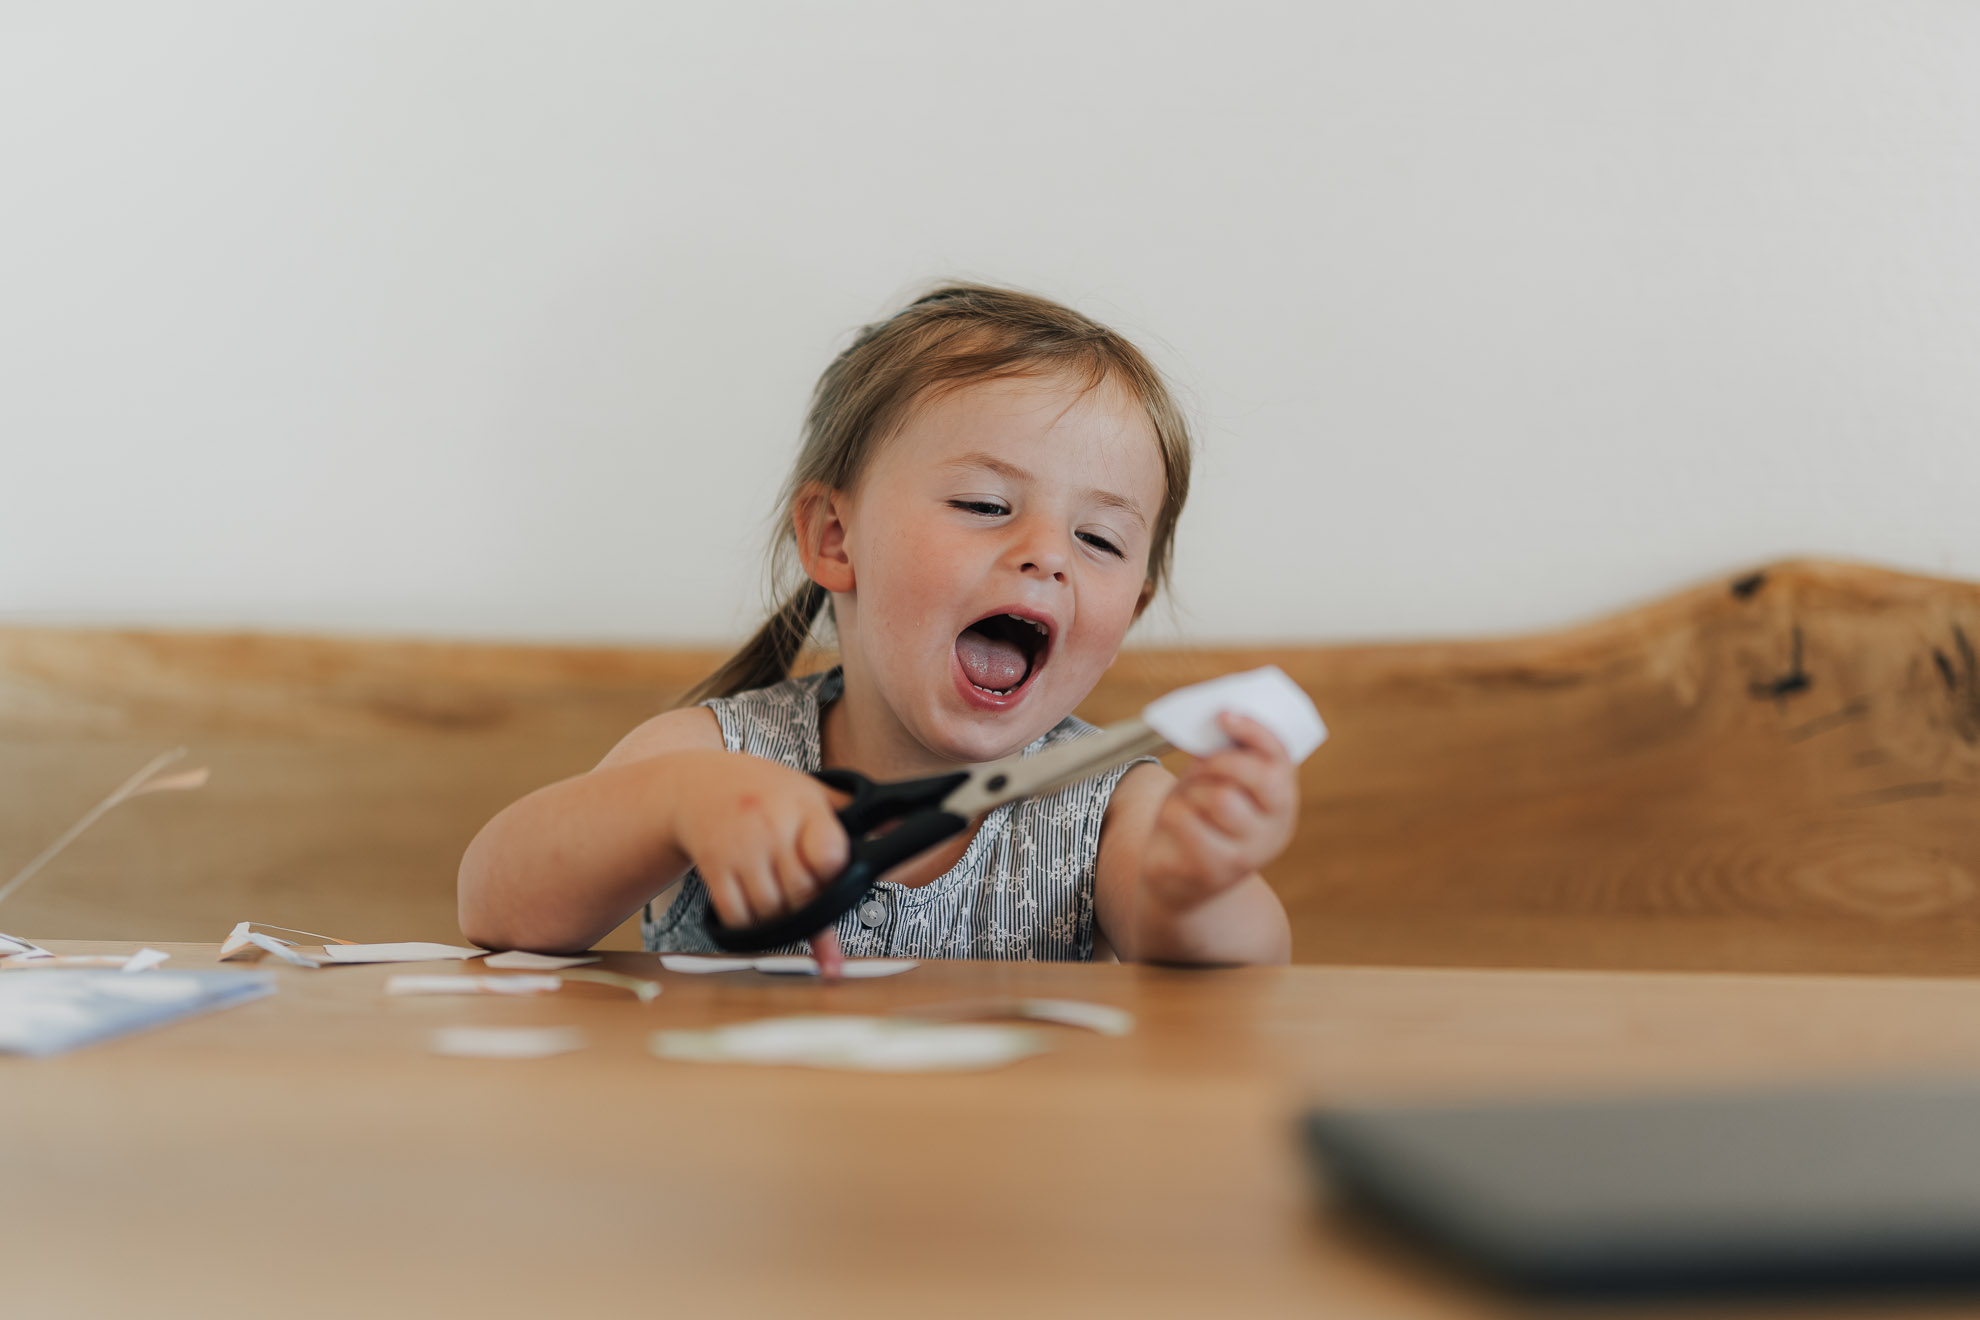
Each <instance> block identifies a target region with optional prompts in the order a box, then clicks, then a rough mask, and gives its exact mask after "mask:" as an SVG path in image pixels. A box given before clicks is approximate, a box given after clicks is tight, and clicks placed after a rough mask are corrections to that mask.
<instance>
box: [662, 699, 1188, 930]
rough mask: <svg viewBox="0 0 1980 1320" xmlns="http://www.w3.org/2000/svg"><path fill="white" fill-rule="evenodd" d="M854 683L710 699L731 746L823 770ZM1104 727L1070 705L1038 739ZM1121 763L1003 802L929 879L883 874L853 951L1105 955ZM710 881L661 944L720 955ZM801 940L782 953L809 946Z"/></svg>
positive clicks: (850, 921)
mask: <svg viewBox="0 0 1980 1320" xmlns="http://www.w3.org/2000/svg"><path fill="white" fill-rule="evenodd" d="M842 690H843V684H842V682H841V679H840V674H839V671H838V670H837V669H833V670H830V671H828V672H826V673H822V674H809V675H806V676H805V677H803V678H794V679H788V680H786V681H785V682H782V683H779V684H777V685H776V686H774V687H767V688H758V689H757V690H755V691H753V692H743V693H739V694H737V695H736V696H733V697H717V698H714V699H712V700H709V701H705V702H703V703H702V704H703V705H705V706H707V707H708V708H709V709H710V710H712V711H714V712H715V718H716V720H717V721H718V722H719V723H720V724H721V726H722V745H723V746H724V747H726V748H728V750H730V751H732V752H744V753H747V754H748V755H750V756H760V757H763V758H764V759H765V760H770V761H776V762H779V763H780V764H783V765H787V766H790V767H791V768H792V769H794V770H803V771H805V772H806V773H810V772H812V771H815V770H817V769H818V768H819V760H820V755H819V741H818V716H819V712H820V711H821V710H823V709H824V708H825V707H826V706H829V705H830V704H831V703H832V702H833V701H834V700H836V699H837V698H838V696H839V694H840V692H841V691H842ZM1092 732H1094V727H1093V726H1092V725H1091V724H1088V723H1086V722H1085V721H1084V720H1080V719H1075V718H1074V717H1072V716H1070V715H1068V716H1067V717H1066V718H1065V719H1063V720H1061V721H1059V723H1058V724H1057V725H1055V726H1054V727H1053V728H1052V729H1051V730H1050V731H1049V732H1047V733H1046V734H1045V735H1044V736H1043V737H1041V738H1039V739H1038V740H1037V741H1036V742H1034V743H1032V744H1031V745H1030V746H1029V747H1027V748H1025V749H1024V753H1023V754H1024V755H1026V756H1031V755H1034V754H1036V753H1037V752H1040V751H1042V750H1044V749H1045V748H1047V747H1051V746H1053V745H1055V744H1057V743H1061V742H1065V741H1067V740H1068V739H1072V738H1080V737H1084V736H1086V735H1087V734H1090V733H1092ZM1153 759H1154V758H1153V757H1142V758H1140V759H1139V760H1136V761H1132V762H1129V763H1128V764H1127V765H1119V766H1115V767H1114V768H1113V769H1111V770H1108V771H1106V772H1104V773H1102V774H1099V775H1095V776H1094V777H1093V778H1091V779H1087V780H1082V781H1081V782H1079V783H1077V784H1070V785H1067V786H1066V787H1064V788H1061V789H1057V790H1055V791H1053V792H1051V793H1045V794H1041V795H1039V796H1037V797H1033V798H1024V799H1021V800H1019V801H1017V802H1007V803H1005V804H1004V805H1003V806H1001V807H997V808H996V809H994V810H993V811H991V812H990V814H989V815H988V816H986V817H984V819H983V824H982V827H981V828H980V829H978V830H977V832H976V837H975V838H973V839H971V840H970V843H969V847H968V849H967V850H966V851H964V853H963V855H962V857H961V858H960V859H959V860H958V861H957V862H956V864H955V865H954V866H953V867H951V868H949V870H948V871H947V872H946V873H945V874H943V875H942V876H940V877H938V878H937V879H935V880H933V881H931V882H930V883H929V884H926V885H923V886H921V887H920V888H918V889H910V888H908V887H906V886H904V885H897V884H893V883H891V882H888V881H882V882H881V883H880V884H878V885H876V886H874V888H873V889H872V890H870V891H868V893H867V895H866V896H865V897H864V898H863V899H861V900H860V902H859V903H858V904H856V905H855V906H854V907H853V909H852V910H851V911H850V912H847V913H846V914H845V915H844V916H843V917H840V918H839V923H838V928H837V929H838V932H839V942H840V944H841V945H843V946H844V948H845V951H846V956H847V957H849V958H874V957H906V958H997V959H1006V960H1023V959H1036V960H1040V961H1048V960H1050V961H1080V962H1083V961H1086V960H1088V959H1091V958H1092V957H1093V872H1094V859H1095V858H1096V857H1097V855H1098V853H1099V848H1100V823H1101V821H1102V820H1103V819H1104V818H1105V817H1106V814H1107V803H1108V800H1109V799H1110V798H1111V797H1112V796H1113V793H1114V786H1115V785H1116V784H1118V783H1120V781H1121V776H1122V775H1124V774H1126V773H1127V771H1128V770H1129V769H1131V768H1132V767H1133V766H1135V765H1139V764H1141V762H1142V761H1152V760H1153ZM707 915H708V891H707V889H706V888H704V887H703V886H702V883H701V877H700V876H699V875H698V874H696V873H695V872H694V871H692V870H690V871H689V872H688V873H687V876H686V878H685V879H684V880H683V881H682V883H681V887H680V891H679V893H678V894H677V895H676V896H675V898H674V901H673V903H672V904H671V905H670V906H669V907H668V908H667V910H666V912H664V913H662V914H661V915H660V916H659V917H658V918H655V917H654V915H653V912H652V905H651V904H649V905H648V908H647V913H646V916H645V918H644V920H642V922H641V923H640V927H641V931H642V932H643V934H644V935H645V939H646V947H647V948H648V949H649V950H652V951H653V952H656V953H719V952H721V950H719V949H718V948H716V946H715V944H714V942H713V941H712V940H710V939H709V938H708V931H707V928H706V924H705V923H706V919H707ZM803 951H804V946H803V945H801V944H792V945H789V946H786V947H785V948H782V949H779V950H776V952H779V953H802V952H803Z"/></svg>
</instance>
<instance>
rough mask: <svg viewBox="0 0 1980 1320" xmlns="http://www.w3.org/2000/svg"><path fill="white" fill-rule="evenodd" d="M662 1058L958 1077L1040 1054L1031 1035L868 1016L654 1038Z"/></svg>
mask: <svg viewBox="0 0 1980 1320" xmlns="http://www.w3.org/2000/svg"><path fill="white" fill-rule="evenodd" d="M649 1047H650V1048H651V1049H652V1051H653V1053H654V1054H656V1055H658V1056H659V1057H660V1058H663V1059H675V1060H682V1061H687V1062H694V1063H748V1064H759V1065H784V1066H794V1067H803V1068H840V1069H850V1070H853V1071H858V1072H961V1071H970V1070H977V1069H984V1068H1001V1067H1003V1066H1004V1065H1005V1064H1009V1063H1015V1062H1016V1061H1017V1060H1019V1059H1022V1058H1026V1057H1028V1056H1029V1055H1033V1054H1037V1053H1039V1052H1040V1051H1041V1050H1043V1049H1044V1048H1045V1043H1044V1041H1043V1040H1042V1039H1041V1038H1040V1037H1039V1035H1038V1033H1037V1032H1035V1031H1030V1030H1027V1029H1025V1028H1023V1027H993V1026H985V1025H981V1024H976V1023H959V1024H953V1025H952V1024H933V1023H925V1022H909V1021H904V1020H899V1019H891V1020H890V1019H887V1018H874V1017H822V1016H820V1017H810V1016H807V1017H781V1018H764V1019H762V1020H760V1021H757V1022H744V1023H739V1024H737V1025H735V1026H729V1027H717V1028H715V1029H714V1030H712V1031H657V1032H655V1033H654V1034H653V1038H652V1041H651V1042H650V1046H649Z"/></svg>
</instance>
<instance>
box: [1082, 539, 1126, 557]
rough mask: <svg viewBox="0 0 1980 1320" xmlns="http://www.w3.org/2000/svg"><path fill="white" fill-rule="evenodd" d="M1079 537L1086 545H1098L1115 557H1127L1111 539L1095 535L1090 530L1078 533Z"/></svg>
mask: <svg viewBox="0 0 1980 1320" xmlns="http://www.w3.org/2000/svg"><path fill="white" fill-rule="evenodd" d="M1079 539H1080V540H1082V541H1084V542H1086V543H1087V544H1088V545H1093V546H1098V547H1099V548H1100V549H1102V550H1105V551H1106V552H1107V553H1108V554H1110V555H1112V556H1113V557H1114V558H1116V559H1126V558H1127V555H1126V554H1125V553H1123V552H1122V550H1121V548H1120V547H1119V546H1117V545H1115V544H1114V543H1113V542H1112V541H1109V540H1108V539H1107V538H1106V537H1104V536H1096V535H1094V534H1093V533H1092V532H1081V533H1080V534H1079Z"/></svg>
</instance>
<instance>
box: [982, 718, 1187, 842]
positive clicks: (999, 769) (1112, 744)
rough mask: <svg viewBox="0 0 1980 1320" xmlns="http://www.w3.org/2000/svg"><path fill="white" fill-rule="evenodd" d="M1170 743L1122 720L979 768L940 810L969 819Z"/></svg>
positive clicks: (1141, 723)
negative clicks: (1091, 732)
mask: <svg viewBox="0 0 1980 1320" xmlns="http://www.w3.org/2000/svg"><path fill="white" fill-rule="evenodd" d="M1168 745H1169V743H1168V740H1167V739H1165V738H1164V737H1162V735H1161V734H1159V733H1157V732H1155V730H1153V729H1151V728H1149V727H1148V724H1147V722H1146V721H1143V720H1139V719H1133V720H1122V721H1121V722H1120V723H1119V724H1109V725H1108V726H1107V727H1106V728H1104V729H1102V730H1100V732H1098V733H1096V734H1091V735H1089V736H1087V737H1085V738H1075V739H1074V740H1073V741H1071V742H1068V743H1060V744H1059V745H1058V746H1057V747H1049V748H1047V749H1046V750H1044V751H1042V752H1040V753H1038V755H1036V756H1007V757H1005V758H1004V759H1003V760H1001V761H992V762H990V764H988V765H979V766H977V767H976V769H975V770H973V771H972V772H971V773H970V776H969V778H968V779H966V780H964V781H963V783H962V784H961V785H960V786H958V787H957V788H956V790H955V791H954V792H953V793H950V794H949V796H948V797H946V798H944V799H943V800H942V810H944V811H948V812H953V813H954V814H956V815H958V816H961V817H963V818H964V819H968V818H970V817H972V816H981V815H982V814H983V813H984V812H986V811H988V810H990V809H991V808H992V807H1000V806H1002V805H1003V804H1004V803H1006V802H1012V801H1015V800H1017V799H1018V798H1023V797H1031V796H1033V795H1034V794H1038V793H1049V792H1050V791H1051V790H1053V789H1055V788H1063V787H1065V786H1066V785H1067V784H1076V783H1078V782H1079V781H1080V780H1082V779H1090V778H1091V777H1093V776H1094V775H1097V774H1099V773H1100V772H1101V771H1103V770H1109V769H1112V768H1113V767H1114V766H1117V765H1119V764H1121V763H1122V762H1123V761H1132V760H1133V759H1134V758H1135V757H1137V756H1146V755H1148V754H1149V753H1151V752H1159V751H1161V750H1162V749H1163V748H1164V747H1167V746H1168Z"/></svg>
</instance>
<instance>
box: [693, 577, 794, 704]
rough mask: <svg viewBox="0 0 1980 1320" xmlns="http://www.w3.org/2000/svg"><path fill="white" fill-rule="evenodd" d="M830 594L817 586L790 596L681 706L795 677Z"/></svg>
mask: <svg viewBox="0 0 1980 1320" xmlns="http://www.w3.org/2000/svg"><path fill="white" fill-rule="evenodd" d="M827 595H828V593H827V592H826V590H825V588H823V587H821V586H819V585H818V584H817V583H816V582H813V581H810V580H809V579H806V581H805V584H804V585H803V586H801V587H799V588H798V589H797V590H796V591H794V592H792V593H791V594H790V597H789V598H788V599H786V600H785V601H784V603H783V604H782V605H781V606H779V607H778V608H777V612H776V613H775V614H772V615H771V616H770V619H769V621H768V622H767V623H765V624H764V625H763V626H762V627H761V628H758V629H757V630H756V636H754V637H752V638H750V639H749V641H747V642H746V643H744V644H743V648H742V650H740V651H737V652H736V653H735V654H734V655H732V656H730V657H729V658H728V660H727V661H725V662H724V663H723V665H722V667H721V668H720V669H718V670H716V671H715V672H714V673H712V674H710V675H709V676H708V677H707V678H704V679H702V680H701V682H700V683H698V684H696V685H695V687H694V689H693V690H692V691H691V692H689V693H688V694H687V695H686V696H685V697H682V698H681V705H683V706H693V705H697V704H699V703H700V702H702V701H705V700H707V699H708V698H710V697H733V696H734V695H736V693H738V692H748V691H750V690H752V689H754V688H761V687H769V686H771V685H772V684H775V683H781V682H783V681H784V680H785V679H787V678H789V677H790V676H791V666H793V665H794V664H796V663H797V658H798V655H799V654H800V653H801V652H802V651H803V650H804V644H805V643H806V642H807V641H809V640H810V639H811V625H812V624H813V623H815V622H816V621H817V619H818V615H819V612H820V611H821V610H823V609H824V608H825V601H826V599H827Z"/></svg>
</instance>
